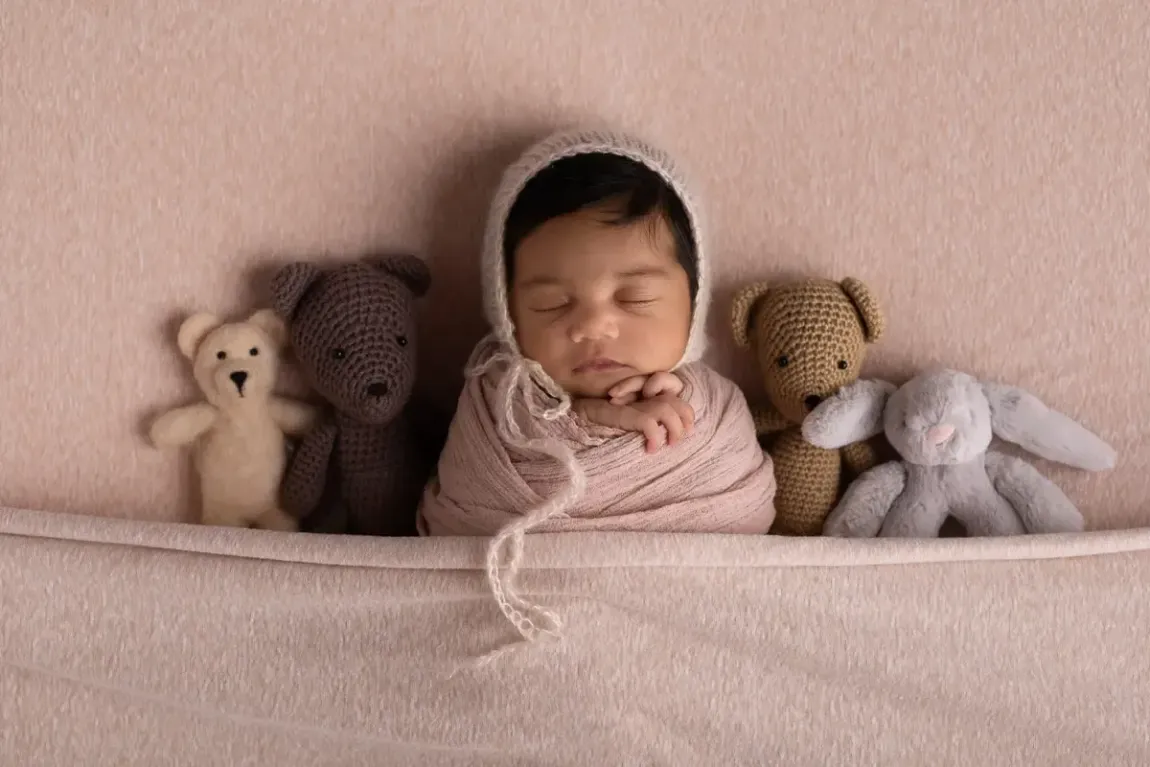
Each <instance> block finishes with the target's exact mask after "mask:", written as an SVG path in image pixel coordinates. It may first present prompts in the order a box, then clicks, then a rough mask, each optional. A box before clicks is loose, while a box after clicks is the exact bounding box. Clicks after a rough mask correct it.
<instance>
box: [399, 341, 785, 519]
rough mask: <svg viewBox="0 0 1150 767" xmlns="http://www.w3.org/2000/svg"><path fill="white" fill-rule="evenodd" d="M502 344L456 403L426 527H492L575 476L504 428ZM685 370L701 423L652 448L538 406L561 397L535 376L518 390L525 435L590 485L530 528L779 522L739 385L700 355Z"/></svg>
mask: <svg viewBox="0 0 1150 767" xmlns="http://www.w3.org/2000/svg"><path fill="white" fill-rule="evenodd" d="M497 353H498V351H497V347H496V346H495V345H494V344H489V345H488V346H487V347H485V348H483V349H481V350H480V352H479V354H478V355H477V359H476V361H475V362H476V366H477V367H478V368H479V369H480V370H481V371H482V372H479V373H478V374H476V375H474V376H472V377H470V378H469V380H468V381H467V384H466V387H465V389H464V392H463V396H462V397H461V398H460V400H459V409H458V411H457V412H456V416H455V420H454V422H453V424H452V427H451V434H450V436H449V438H448V441H447V446H446V448H445V449H444V452H443V454H442V455H441V457H440V460H439V471H438V476H437V478H436V479H435V480H434V481H433V482H432V483H431V484H430V485H429V487H428V489H427V491H426V493H425V495H424V499H423V505H422V508H421V513H420V524H421V527H422V530H423V531H424V532H425V533H426V534H429V535H495V534H497V533H498V532H499V531H500V530H502V529H503V528H504V527H506V526H507V525H509V524H511V523H512V522H514V521H516V519H518V518H520V517H522V516H523V515H524V514H525V513H527V512H528V511H530V510H532V509H535V508H537V507H539V506H540V505H542V504H544V503H546V502H547V501H548V499H550V498H553V497H554V496H556V495H557V494H560V493H562V492H563V491H564V489H565V488H566V487H567V485H568V483H569V482H570V476H569V470H568V468H567V467H566V466H565V465H564V463H563V461H562V460H557V458H556V457H554V456H552V455H549V454H548V453H546V452H544V451H540V450H533V449H530V448H524V447H522V446H520V445H517V444H510V443H509V442H508V440H507V439H506V437H505V436H504V432H503V429H502V426H503V425H502V424H501V422H500V419H501V418H503V417H504V416H505V415H506V404H505V403H503V402H502V401H501V393H500V386H499V385H500V383H501V379H505V378H506V377H507V376H508V369H507V366H506V364H499V363H496V364H488V363H489V361H490V360H491V359H492V357H493V355H495V354H497ZM678 374H679V376H680V377H682V379H683V381H684V382H685V384H686V387H685V388H684V390H683V394H682V397H683V399H684V400H685V401H686V402H688V403H689V404H690V405H691V407H692V408H694V411H695V427H694V429H693V430H692V432H691V434H690V435H689V436H687V437H686V438H685V439H683V440H682V441H681V442H680V443H679V444H677V445H674V446H667V445H664V446H662V447H660V448H659V450H657V451H656V452H654V453H647V452H646V450H645V449H644V438H643V436H642V435H641V434H636V433H623V432H618V431H615V430H612V429H606V428H602V427H597V426H594V425H590V424H583V423H581V422H580V421H579V419H578V418H577V417H576V416H575V415H574V414H573V413H570V412H564V413H562V414H561V415H557V416H555V417H552V418H547V417H544V416H542V415H540V414H541V413H543V412H545V411H546V408H547V407H548V406H549V404H554V402H553V401H552V402H551V403H549V402H548V395H547V394H546V393H545V391H544V389H543V388H542V387H539V386H538V385H537V384H534V383H532V384H531V386H532V387H533V390H532V392H531V395H532V396H534V397H535V398H536V400H535V402H533V403H532V404H531V405H529V404H528V402H527V401H525V399H524V398H523V397H513V398H512V400H511V403H510V404H511V410H512V412H511V414H510V415H511V417H512V418H514V419H515V421H516V422H517V425H518V427H519V428H520V429H521V431H522V434H523V436H524V437H525V438H526V439H527V440H546V441H548V442H550V441H551V440H557V441H559V442H560V443H561V444H562V445H563V446H565V447H566V448H567V449H569V450H570V451H571V452H572V454H573V456H574V459H575V460H576V461H577V462H578V465H579V469H581V471H582V473H583V477H584V481H583V485H584V487H583V491H582V494H581V495H580V496H579V497H576V498H573V499H572V500H571V501H570V503H569V505H568V506H567V507H566V508H565V509H563V510H562V511H559V512H558V513H557V514H556V515H555V516H552V517H549V518H546V519H542V520H540V521H539V522H538V523H537V524H535V525H533V526H532V527H531V532H539V533H542V532H579V531H590V530H600V531H605V530H612V531H642V532H688V533H744V534H764V533H766V532H767V530H768V529H769V528H770V526H771V522H772V521H773V520H774V505H773V500H774V494H775V479H774V473H773V472H772V468H771V464H770V459H769V458H767V457H766V455H765V454H764V453H763V451H762V449H761V448H760V447H759V444H758V441H757V440H756V438H755V430H754V423H753V421H752V419H751V415H750V412H749V410H748V408H747V404H746V400H745V398H744V397H743V394H742V392H741V391H739V389H738V387H737V386H735V385H734V383H732V382H731V381H729V380H727V379H726V378H724V377H723V376H721V375H719V374H718V373H716V372H714V371H713V370H711V369H710V368H708V367H707V366H705V365H703V364H701V363H693V364H691V365H687V366H685V367H683V368H681V369H680V370H679V371H678ZM532 405H534V407H532ZM532 411H534V412H532Z"/></svg>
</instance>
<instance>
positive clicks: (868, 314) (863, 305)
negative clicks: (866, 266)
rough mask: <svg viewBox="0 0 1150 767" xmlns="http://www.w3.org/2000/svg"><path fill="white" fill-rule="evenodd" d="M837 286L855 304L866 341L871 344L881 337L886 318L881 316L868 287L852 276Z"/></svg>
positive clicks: (875, 300)
mask: <svg viewBox="0 0 1150 767" xmlns="http://www.w3.org/2000/svg"><path fill="white" fill-rule="evenodd" d="M839 287H841V288H842V289H843V292H844V293H846V294H847V298H849V299H850V300H851V303H853V304H854V305H855V309H856V310H857V311H858V313H859V317H860V318H861V319H862V322H863V333H864V336H865V338H866V341H867V343H868V344H873V343H874V342H875V341H878V340H879V339H880V338H882V335H883V332H884V331H885V330H886V318H885V317H883V313H882V308H881V307H880V306H879V303H878V299H877V298H875V297H874V294H873V293H871V292H870V288H868V287H867V286H866V285H864V284H863V282H862V280H856V279H855V278H854V277H847V278H846V279H845V280H843V281H842V282H840V283H839Z"/></svg>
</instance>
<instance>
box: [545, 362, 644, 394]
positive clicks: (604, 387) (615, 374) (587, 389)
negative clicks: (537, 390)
mask: <svg viewBox="0 0 1150 767" xmlns="http://www.w3.org/2000/svg"><path fill="white" fill-rule="evenodd" d="M639 375H648V374H646V373H643V372H641V371H639V370H635V369H634V368H630V367H623V368H619V369H617V370H609V371H590V372H585V373H574V372H571V373H568V374H567V375H566V376H564V377H563V379H562V380H558V381H556V383H558V384H559V385H560V386H562V387H563V390H564V391H565V392H567V393H568V394H570V395H571V396H572V397H576V398H579V399H607V397H608V394H607V392H609V391H611V389H612V388H614V387H615V386H617V385H618V384H621V383H623V382H624V381H626V380H627V379H628V378H634V377H635V376H639Z"/></svg>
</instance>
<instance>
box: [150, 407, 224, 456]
mask: <svg viewBox="0 0 1150 767" xmlns="http://www.w3.org/2000/svg"><path fill="white" fill-rule="evenodd" d="M217 412H218V411H217V410H216V409H215V407H213V406H212V405H209V404H208V403H206V402H200V403H197V404H195V405H187V406H185V407H178V408H174V409H172V410H169V411H168V412H166V413H164V414H163V415H161V416H160V417H159V418H157V419H156V420H155V421H154V422H153V423H152V428H151V429H149V430H148V438H149V439H151V441H152V444H153V445H155V446H156V447H180V446H182V445H187V444H189V443H191V442H194V441H195V440H196V439H198V438H199V437H200V436H201V435H203V434H204V432H206V431H207V430H208V429H210V428H212V425H213V424H214V423H215V422H216V415H217Z"/></svg>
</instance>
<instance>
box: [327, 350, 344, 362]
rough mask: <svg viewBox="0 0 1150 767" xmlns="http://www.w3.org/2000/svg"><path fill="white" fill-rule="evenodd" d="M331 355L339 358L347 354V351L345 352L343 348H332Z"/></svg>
mask: <svg viewBox="0 0 1150 767" xmlns="http://www.w3.org/2000/svg"><path fill="white" fill-rule="evenodd" d="M331 356H332V357H334V358H335V359H337V360H341V359H343V358H344V357H346V356H347V352H345V351H344V350H343V349H332V350H331Z"/></svg>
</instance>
